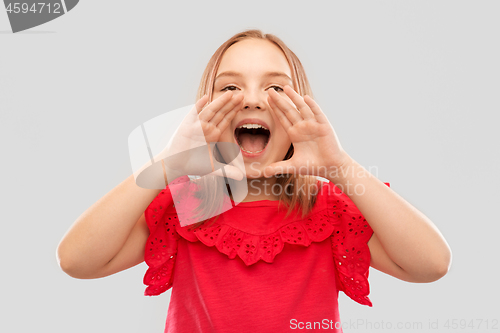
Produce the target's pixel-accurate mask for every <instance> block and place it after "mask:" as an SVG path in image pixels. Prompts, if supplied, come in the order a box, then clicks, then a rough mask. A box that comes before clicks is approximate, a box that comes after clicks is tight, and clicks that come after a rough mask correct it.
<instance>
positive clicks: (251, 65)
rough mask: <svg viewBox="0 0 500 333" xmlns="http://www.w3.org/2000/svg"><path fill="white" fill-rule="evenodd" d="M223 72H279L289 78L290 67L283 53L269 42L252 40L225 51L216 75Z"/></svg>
mask: <svg viewBox="0 0 500 333" xmlns="http://www.w3.org/2000/svg"><path fill="white" fill-rule="evenodd" d="M225 71H237V72H241V73H243V74H245V73H247V74H249V73H252V74H256V73H259V72H262V73H263V72H269V71H281V72H284V73H285V74H288V76H291V70H290V66H289V65H288V62H287V60H286V57H285V55H284V53H283V51H281V49H280V48H279V47H278V46H277V45H275V44H274V43H272V42H270V41H267V40H259V39H253V38H252V39H245V40H242V41H239V42H237V43H235V44H233V45H231V46H230V47H229V48H228V49H227V50H226V52H225V53H224V55H223V56H222V59H221V62H220V64H219V68H218V70H217V74H219V73H221V72H225Z"/></svg>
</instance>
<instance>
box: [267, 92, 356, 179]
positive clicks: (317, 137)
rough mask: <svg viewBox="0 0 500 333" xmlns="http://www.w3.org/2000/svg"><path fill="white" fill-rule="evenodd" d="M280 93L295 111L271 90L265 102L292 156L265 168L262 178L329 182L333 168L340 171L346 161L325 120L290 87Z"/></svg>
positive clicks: (330, 127)
mask: <svg viewBox="0 0 500 333" xmlns="http://www.w3.org/2000/svg"><path fill="white" fill-rule="evenodd" d="M283 90H284V92H285V94H286V95H287V96H288V97H289V98H290V100H291V101H292V102H293V104H295V106H297V107H295V106H294V105H292V104H291V103H290V102H289V101H288V100H287V99H286V98H284V97H283V96H281V95H280V94H279V93H278V92H276V90H274V89H269V90H268V91H269V96H268V98H267V100H268V103H269V106H270V107H271V110H272V111H271V112H273V113H274V114H275V116H276V118H278V119H279V121H280V123H281V125H283V128H284V129H285V131H286V132H287V134H288V136H289V138H290V140H291V141H292V144H293V148H294V153H293V156H292V157H291V158H290V159H289V160H286V161H280V162H276V163H272V164H270V165H269V166H267V167H266V169H265V170H264V175H265V176H266V177H269V176H271V175H276V174H280V173H284V174H285V173H290V174H301V175H311V176H319V177H323V178H328V177H327V173H329V172H331V171H332V168H340V167H341V166H342V165H343V164H344V163H345V162H346V161H347V159H348V158H349V157H348V155H347V153H346V152H345V151H344V150H343V149H342V146H341V145H340V142H339V140H338V138H337V135H336V134H335V131H334V130H333V127H332V125H331V124H330V122H329V121H328V118H327V117H326V115H325V114H324V113H323V111H322V110H321V108H320V107H319V105H318V104H316V102H315V101H314V100H313V99H312V98H311V97H310V96H308V95H305V96H304V97H302V96H300V95H299V94H298V93H297V92H296V91H295V90H293V89H292V88H291V87H290V86H289V85H285V87H284V88H283Z"/></svg>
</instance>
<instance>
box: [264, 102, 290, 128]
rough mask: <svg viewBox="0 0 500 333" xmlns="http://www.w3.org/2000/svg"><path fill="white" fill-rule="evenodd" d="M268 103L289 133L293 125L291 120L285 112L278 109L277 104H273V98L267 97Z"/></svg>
mask: <svg viewBox="0 0 500 333" xmlns="http://www.w3.org/2000/svg"><path fill="white" fill-rule="evenodd" d="M267 102H268V103H269V107H270V108H271V110H272V112H273V113H274V114H275V115H276V118H278V120H279V121H280V123H281V125H282V126H283V128H284V129H285V131H287V132H288V130H289V129H290V127H292V123H291V122H290V120H288V118H287V117H286V115H285V114H284V113H283V111H281V110H280V109H279V108H278V106H277V105H276V103H274V102H273V99H272V98H271V97H269V96H268V97H267Z"/></svg>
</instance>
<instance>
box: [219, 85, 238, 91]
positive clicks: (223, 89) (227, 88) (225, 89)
mask: <svg viewBox="0 0 500 333" xmlns="http://www.w3.org/2000/svg"><path fill="white" fill-rule="evenodd" d="M229 88H234V89H229ZM227 90H233V91H234V90H236V87H235V86H227V87H225V88H222V89H221V90H220V91H227Z"/></svg>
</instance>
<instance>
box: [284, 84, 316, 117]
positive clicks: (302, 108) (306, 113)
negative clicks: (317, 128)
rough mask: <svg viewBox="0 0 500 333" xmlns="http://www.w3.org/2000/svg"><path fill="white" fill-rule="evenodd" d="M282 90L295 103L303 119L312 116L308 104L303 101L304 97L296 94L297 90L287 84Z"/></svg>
mask: <svg viewBox="0 0 500 333" xmlns="http://www.w3.org/2000/svg"><path fill="white" fill-rule="evenodd" d="M283 91H284V92H285V94H286V95H287V96H288V97H290V99H291V100H292V102H293V104H295V106H296V107H297V110H299V112H300V114H301V115H302V117H304V119H312V118H314V113H313V112H312V111H311V109H310V108H309V105H307V104H306V103H305V102H304V98H302V96H300V95H299V94H297V92H296V91H295V90H293V89H292V87H290V86H289V85H288V84H287V85H285V87H284V89H283Z"/></svg>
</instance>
